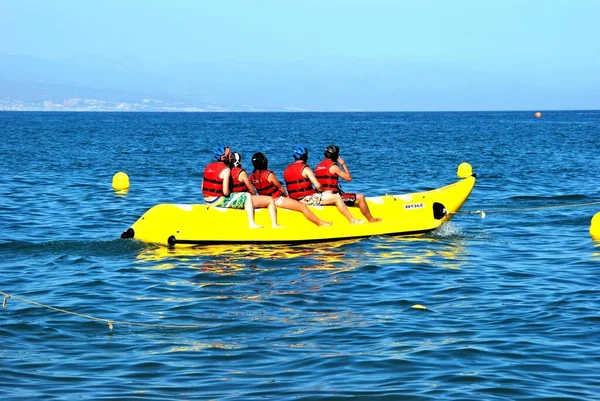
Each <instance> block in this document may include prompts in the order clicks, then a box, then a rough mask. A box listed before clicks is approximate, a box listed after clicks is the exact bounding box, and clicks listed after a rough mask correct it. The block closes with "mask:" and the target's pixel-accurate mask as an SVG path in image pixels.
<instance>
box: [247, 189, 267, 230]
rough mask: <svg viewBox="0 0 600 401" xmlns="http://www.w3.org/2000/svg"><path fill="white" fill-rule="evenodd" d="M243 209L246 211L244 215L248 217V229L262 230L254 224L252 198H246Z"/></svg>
mask: <svg viewBox="0 0 600 401" xmlns="http://www.w3.org/2000/svg"><path fill="white" fill-rule="evenodd" d="M244 209H245V210H246V214H247V215H248V224H249V225H250V228H263V227H262V226H259V225H258V224H256V222H255V221H254V205H253V204H252V196H251V195H250V194H248V196H246V202H245V203H244Z"/></svg>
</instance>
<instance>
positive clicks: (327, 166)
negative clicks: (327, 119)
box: [315, 145, 381, 223]
mask: <svg viewBox="0 0 600 401" xmlns="http://www.w3.org/2000/svg"><path fill="white" fill-rule="evenodd" d="M324 156H325V159H324V160H323V161H322V162H321V163H319V164H317V166H316V167H315V177H317V180H318V181H319V183H320V184H321V185H322V186H323V192H332V193H334V194H340V195H341V197H342V199H343V201H344V203H345V204H346V206H350V207H352V206H355V205H356V206H358V208H359V209H360V212H361V213H362V214H363V216H365V217H366V218H367V220H369V222H371V223H375V222H378V221H381V219H380V218H375V217H373V216H372V215H371V211H370V210H369V205H368V204H367V201H366V200H365V196H364V195H363V194H354V193H349V192H343V191H342V190H341V189H340V185H339V182H338V180H339V178H342V179H344V180H346V181H352V174H350V170H348V166H346V162H344V159H342V157H341V156H340V148H339V147H337V146H335V145H329V146H327V148H325V152H324ZM338 164H339V165H338ZM340 166H341V168H340Z"/></svg>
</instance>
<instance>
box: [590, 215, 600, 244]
mask: <svg viewBox="0 0 600 401" xmlns="http://www.w3.org/2000/svg"><path fill="white" fill-rule="evenodd" d="M590 235H591V236H592V239H593V240H600V212H598V213H596V214H595V215H594V217H592V224H590Z"/></svg>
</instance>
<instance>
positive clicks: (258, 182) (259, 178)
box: [250, 170, 283, 199]
mask: <svg viewBox="0 0 600 401" xmlns="http://www.w3.org/2000/svg"><path fill="white" fill-rule="evenodd" d="M271 173H273V171H271V170H256V171H253V172H252V173H251V174H250V182H251V183H252V185H254V188H256V192H258V194H259V195H267V196H271V197H273V199H277V198H279V197H280V196H281V195H283V194H282V193H281V191H280V190H279V188H277V187H276V186H275V184H273V183H272V182H271V181H269V174H271ZM273 174H275V173H273Z"/></svg>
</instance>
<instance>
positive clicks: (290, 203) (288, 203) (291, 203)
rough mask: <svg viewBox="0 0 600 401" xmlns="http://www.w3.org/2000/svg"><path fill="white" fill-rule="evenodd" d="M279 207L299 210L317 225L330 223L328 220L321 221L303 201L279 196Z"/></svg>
mask: <svg viewBox="0 0 600 401" xmlns="http://www.w3.org/2000/svg"><path fill="white" fill-rule="evenodd" d="M279 207H281V208H283V209H288V210H294V211H296V212H300V213H302V214H303V215H304V217H306V218H307V219H308V220H309V221H311V222H313V223H314V224H316V225H318V226H330V225H331V223H330V222H328V221H323V220H321V219H320V218H318V217H317V215H315V214H314V213H313V212H312V211H311V210H310V209H309V208H308V206H306V205H305V204H304V203H302V202H298V201H297V200H295V199H292V198H286V197H283V198H281V203H280V204H279Z"/></svg>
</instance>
